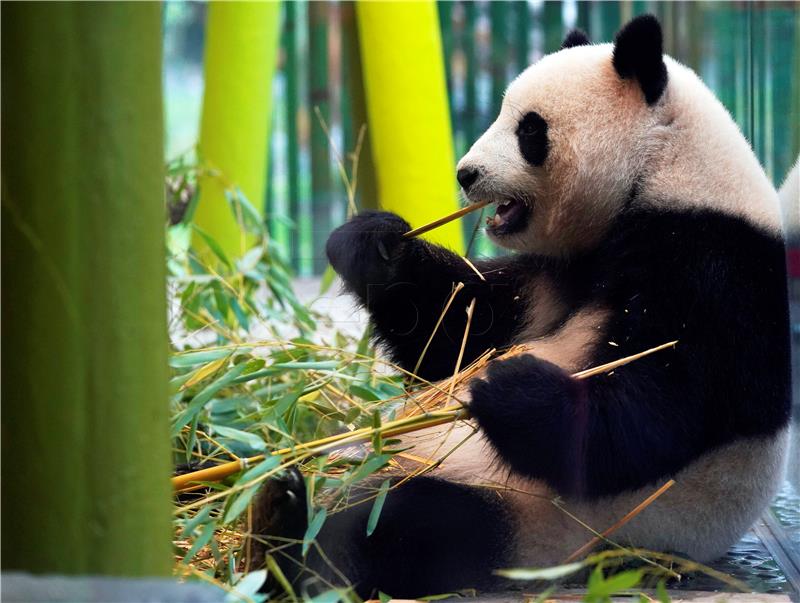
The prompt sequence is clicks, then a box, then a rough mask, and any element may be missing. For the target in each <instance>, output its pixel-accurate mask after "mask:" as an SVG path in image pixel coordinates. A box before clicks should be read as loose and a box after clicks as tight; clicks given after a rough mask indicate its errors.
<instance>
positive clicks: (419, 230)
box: [403, 201, 491, 239]
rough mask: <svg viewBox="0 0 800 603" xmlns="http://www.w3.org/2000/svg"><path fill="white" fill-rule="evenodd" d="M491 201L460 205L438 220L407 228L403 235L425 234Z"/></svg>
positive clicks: (408, 237) (410, 237)
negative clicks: (411, 228) (459, 207)
mask: <svg viewBox="0 0 800 603" xmlns="http://www.w3.org/2000/svg"><path fill="white" fill-rule="evenodd" d="M490 203H491V201H478V202H477V203H472V204H470V205H467V206H466V207H462V208H461V209H459V210H458V211H454V212H453V213H452V214H449V215H447V216H443V217H441V218H439V219H438V220H434V221H433V222H429V223H428V224H425V225H424V226H420V227H419V228H415V229H413V230H409V231H408V232H407V233H405V234H404V235H403V236H404V237H406V238H407V239H412V238H414V237H418V236H419V235H421V234H425V233H426V232H428V231H429V230H433V229H434V228H439V227H440V226H442V225H444V224H447V223H448V222H452V221H453V220H458V219H459V218H461V217H463V216H466V215H467V214H471V213H472V212H474V211H478V210H479V209H482V208H484V207H486V206H487V205H489V204H490Z"/></svg>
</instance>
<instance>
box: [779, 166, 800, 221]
mask: <svg viewBox="0 0 800 603" xmlns="http://www.w3.org/2000/svg"><path fill="white" fill-rule="evenodd" d="M779 196H780V200H781V207H782V208H783V225H784V229H785V230H786V232H787V233H793V234H795V235H797V234H800V158H799V159H798V160H797V161H795V164H794V167H793V168H792V169H791V170H789V173H788V174H787V175H786V179H785V180H784V181H783V184H782V185H781V190H780V192H779Z"/></svg>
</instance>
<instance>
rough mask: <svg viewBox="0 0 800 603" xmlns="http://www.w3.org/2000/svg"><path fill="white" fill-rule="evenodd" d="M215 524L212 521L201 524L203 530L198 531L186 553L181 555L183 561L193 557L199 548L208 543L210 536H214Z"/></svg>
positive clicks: (185, 561)
mask: <svg viewBox="0 0 800 603" xmlns="http://www.w3.org/2000/svg"><path fill="white" fill-rule="evenodd" d="M215 526H216V524H215V523H214V522H213V521H212V522H210V523H207V524H206V525H205V526H203V531H202V532H200V535H199V536H198V537H197V538H195V541H194V543H193V544H192V548H190V549H189V550H188V551H187V553H186V555H184V556H183V562H184V563H188V562H189V561H191V559H192V557H194V556H195V555H196V554H197V553H198V552H199V551H200V549H202V548H203V547H204V546H205V545H207V544H208V543H209V541H210V540H211V537H212V536H214V528H215Z"/></svg>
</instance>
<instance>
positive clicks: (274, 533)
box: [251, 477, 516, 598]
mask: <svg viewBox="0 0 800 603" xmlns="http://www.w3.org/2000/svg"><path fill="white" fill-rule="evenodd" d="M287 483H288V482H285V483H284V484H283V485H284V486H285V485H286V484H287ZM293 485H296V483H295V484H293ZM281 486H282V484H278V486H277V487H278V488H280V487H281ZM274 487H275V486H274V485H267V486H266V488H265V489H266V490H270V489H272V488H274ZM290 487H293V486H290ZM301 495H302V497H301ZM301 498H302V500H305V492H304V491H303V492H294V495H293V496H285V495H275V494H274V493H269V494H267V495H262V496H261V497H259V499H258V502H257V505H258V506H259V508H258V509H257V512H256V513H255V515H256V516H257V517H258V518H259V521H257V522H256V523H255V525H254V526H253V531H254V534H258V535H259V536H260V537H259V540H261V539H262V538H263V539H265V540H266V541H268V542H269V543H270V545H271V546H277V547H280V546H281V545H282V544H283V545H284V546H285V543H286V538H290V539H297V540H302V538H303V534H304V532H305V528H304V526H305V522H306V518H307V514H306V509H305V507H304V505H300V504H295V503H296V501H297V500H298V499H301ZM275 503H277V504H278V505H283V507H282V508H279V509H277V510H270V509H266V508H265V507H264V505H267V504H275ZM371 509H372V503H371V501H365V502H363V503H357V504H353V505H352V506H349V507H348V508H347V509H346V510H344V511H341V512H338V513H335V514H332V515H331V516H329V517H328V519H327V520H326V522H325V524H324V526H323V528H322V530H321V532H320V534H319V535H318V537H317V539H316V540H317V543H316V545H315V546H312V547H311V549H310V552H309V554H308V556H307V558H306V559H302V557H301V551H300V545H299V544H298V545H294V548H292V547H289V548H284V549H283V553H284V554H282V555H280V554H274V553H273V555H274V556H275V559H276V560H277V561H278V562H279V563H280V565H281V569H282V570H283V572H284V574H286V576H287V578H288V579H289V580H290V581H293V584H294V587H295V588H296V589H297V591H298V592H308V593H310V594H313V593H314V592H316V591H320V592H322V591H323V590H326V589H327V588H329V586H330V585H335V586H339V587H343V586H344V587H346V586H349V584H347V583H346V582H345V581H344V580H343V577H345V576H346V580H347V581H348V582H349V583H350V584H352V586H353V587H354V588H355V591H356V592H357V593H358V594H359V596H361V597H364V598H367V597H370V596H374V595H376V594H377V592H378V591H381V592H384V593H387V594H390V595H391V596H393V597H400V598H418V597H422V596H425V595H435V594H441V593H446V592H452V591H454V590H459V589H465V588H475V589H481V590H486V589H492V588H495V587H498V586H500V581H499V579H498V578H497V577H496V576H494V575H493V573H492V571H493V570H494V569H498V568H502V567H508V566H509V563H510V562H511V560H512V556H511V555H512V549H513V547H514V534H515V532H516V529H515V526H514V522H513V521H512V519H511V516H510V514H509V511H508V509H507V507H506V506H505V504H504V503H503V501H502V500H501V499H500V498H499V497H498V496H497V495H496V493H494V492H493V491H491V490H487V489H482V488H475V487H470V486H465V485H460V484H455V483H452V482H447V481H444V480H440V479H435V478H428V477H418V478H415V479H412V480H410V481H409V482H407V483H405V484H403V485H402V486H400V487H398V488H396V489H391V490H390V491H389V494H388V496H387V498H386V502H385V504H384V507H383V509H382V512H381V515H380V519H379V521H378V524H377V527H376V529H375V531H374V532H373V534H372V535H371V536H369V537H368V536H367V520H368V518H369V515H370V511H371ZM278 521H280V522H281V523H280V524H279V523H278ZM298 525H300V526H303V527H302V529H297V527H298ZM317 547H319V549H317ZM251 550H252V549H251ZM319 550H321V551H322V552H323V554H320V552H319ZM264 552H269V549H268V548H266V549H262V552H261V554H263V553H264ZM287 553H288V555H287ZM303 566H305V569H304V570H303V571H300V568H302V567H303ZM270 586H272V587H274V586H275V585H274V584H271V585H270Z"/></svg>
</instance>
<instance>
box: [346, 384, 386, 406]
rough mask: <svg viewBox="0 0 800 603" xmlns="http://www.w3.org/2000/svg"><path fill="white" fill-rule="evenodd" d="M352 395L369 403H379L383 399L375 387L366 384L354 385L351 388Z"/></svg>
mask: <svg viewBox="0 0 800 603" xmlns="http://www.w3.org/2000/svg"><path fill="white" fill-rule="evenodd" d="M350 393H351V394H353V395H356V396H358V397H359V398H361V399H362V400H366V401H367V402H377V401H379V400H382V399H383V396H382V395H381V393H380V392H379V391H376V390H375V389H374V388H373V387H370V386H369V385H367V384H365V383H354V384H353V385H351V386H350Z"/></svg>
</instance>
